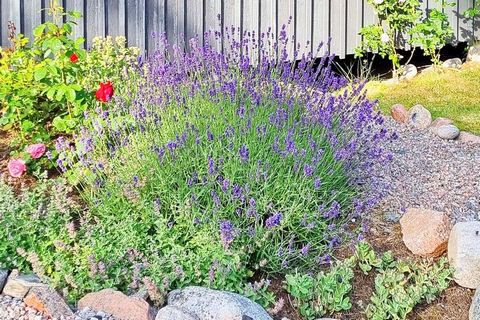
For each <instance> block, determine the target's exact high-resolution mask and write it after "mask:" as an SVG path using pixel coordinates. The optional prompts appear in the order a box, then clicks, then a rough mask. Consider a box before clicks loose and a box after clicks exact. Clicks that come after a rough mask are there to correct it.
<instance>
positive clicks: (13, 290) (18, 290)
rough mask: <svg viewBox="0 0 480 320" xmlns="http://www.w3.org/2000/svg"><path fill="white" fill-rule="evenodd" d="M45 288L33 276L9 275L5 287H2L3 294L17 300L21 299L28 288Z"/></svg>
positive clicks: (38, 279)
mask: <svg viewBox="0 0 480 320" xmlns="http://www.w3.org/2000/svg"><path fill="white" fill-rule="evenodd" d="M41 286H46V285H45V284H43V283H41V282H40V278H38V277H37V276H35V275H17V274H13V273H12V274H10V276H9V277H8V279H7V283H6V284H5V287H3V294H5V295H7V296H11V297H14V298H18V299H23V298H24V297H25V296H26V295H27V293H28V291H29V290H30V288H32V287H41Z"/></svg>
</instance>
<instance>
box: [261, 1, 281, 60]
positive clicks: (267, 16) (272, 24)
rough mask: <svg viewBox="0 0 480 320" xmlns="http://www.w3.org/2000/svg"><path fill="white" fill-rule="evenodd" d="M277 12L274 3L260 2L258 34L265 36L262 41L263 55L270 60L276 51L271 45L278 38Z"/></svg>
mask: <svg viewBox="0 0 480 320" xmlns="http://www.w3.org/2000/svg"><path fill="white" fill-rule="evenodd" d="M277 10H278V8H277V3H276V1H260V14H261V19H260V32H261V33H264V34H265V36H264V37H263V40H262V41H263V42H264V48H265V54H268V55H269V57H270V58H271V59H274V58H275V57H276V50H275V48H274V47H273V44H274V43H275V42H276V40H277V37H278V29H277V23H276V21H277ZM269 30H270V32H269Z"/></svg>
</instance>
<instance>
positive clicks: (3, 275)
mask: <svg viewBox="0 0 480 320" xmlns="http://www.w3.org/2000/svg"><path fill="white" fill-rule="evenodd" d="M7 279H8V270H4V269H0V293H2V290H3V287H4V286H5V283H7Z"/></svg>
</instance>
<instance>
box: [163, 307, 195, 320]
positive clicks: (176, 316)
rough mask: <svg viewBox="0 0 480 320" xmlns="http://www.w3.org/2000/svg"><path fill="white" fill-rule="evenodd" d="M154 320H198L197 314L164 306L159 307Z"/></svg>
mask: <svg viewBox="0 0 480 320" xmlns="http://www.w3.org/2000/svg"><path fill="white" fill-rule="evenodd" d="M155 320H200V319H199V318H198V317H197V316H194V315H191V314H189V313H187V312H185V311H184V310H182V309H180V308H177V307H172V306H165V307H163V308H162V309H160V310H159V311H158V313H157V316H156V317H155Z"/></svg>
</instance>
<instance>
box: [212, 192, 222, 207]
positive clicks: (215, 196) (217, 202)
mask: <svg viewBox="0 0 480 320" xmlns="http://www.w3.org/2000/svg"><path fill="white" fill-rule="evenodd" d="M210 195H211V196H212V199H213V203H215V206H216V207H217V208H218V207H220V206H221V204H222V202H221V200H220V197H219V196H218V194H217V193H216V192H215V190H210Z"/></svg>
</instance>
